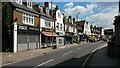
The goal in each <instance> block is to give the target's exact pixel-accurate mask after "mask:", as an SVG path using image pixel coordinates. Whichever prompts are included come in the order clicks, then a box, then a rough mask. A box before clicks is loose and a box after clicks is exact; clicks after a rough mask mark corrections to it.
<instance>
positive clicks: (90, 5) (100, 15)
mask: <svg viewBox="0 0 120 68" xmlns="http://www.w3.org/2000/svg"><path fill="white" fill-rule="evenodd" d="M84 1H85V0H84ZM84 1H75V2H74V1H71V2H69V1H68V2H52V9H54V8H55V7H56V5H57V6H58V7H59V8H60V9H61V11H62V12H63V13H64V14H65V15H66V16H67V17H68V16H70V15H71V16H72V17H73V18H76V15H78V18H79V20H86V21H88V22H89V23H90V24H93V25H96V26H98V27H103V28H104V29H111V28H114V26H113V22H114V16H116V15H118V7H119V3H118V1H115V0H114V1H112V2H109V1H110V0H109V1H105V2H101V1H102V0H101V1H97V2H94V1H90V2H89V1H85V2H84ZM37 3H38V2H37ZM39 3H41V4H43V3H44V2H39ZM43 5H44V4H43ZM50 5H51V3H50ZM50 8H51V7H50ZM78 13H80V14H78Z"/></svg>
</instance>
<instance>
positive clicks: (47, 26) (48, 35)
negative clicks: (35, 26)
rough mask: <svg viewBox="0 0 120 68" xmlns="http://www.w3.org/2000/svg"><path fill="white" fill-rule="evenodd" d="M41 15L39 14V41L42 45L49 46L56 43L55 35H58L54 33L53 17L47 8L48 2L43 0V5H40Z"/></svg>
mask: <svg viewBox="0 0 120 68" xmlns="http://www.w3.org/2000/svg"><path fill="white" fill-rule="evenodd" d="M40 10H41V16H40V28H41V29H42V32H41V43H42V47H49V46H53V45H56V37H57V36H58V35H57V34H56V33H55V29H54V28H55V26H54V22H55V21H54V18H53V16H52V13H51V11H50V9H49V3H48V2H45V3H44V7H42V6H41V7H40Z"/></svg>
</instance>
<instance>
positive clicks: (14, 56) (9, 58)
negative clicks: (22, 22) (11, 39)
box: [0, 43, 84, 65]
mask: <svg viewBox="0 0 120 68" xmlns="http://www.w3.org/2000/svg"><path fill="white" fill-rule="evenodd" d="M81 44H84V43H81ZM75 45H78V44H76V43H74V44H72V45H62V46H58V47H57V49H52V47H49V48H44V49H34V50H28V51H22V52H18V53H5V52H2V54H0V57H1V56H2V59H0V61H2V65H7V64H11V63H13V62H14V63H15V62H19V61H23V60H27V59H31V58H34V57H37V56H42V55H44V54H47V53H52V52H54V51H57V50H60V49H64V48H69V47H73V46H75Z"/></svg>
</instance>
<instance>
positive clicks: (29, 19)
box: [23, 14, 34, 25]
mask: <svg viewBox="0 0 120 68" xmlns="http://www.w3.org/2000/svg"><path fill="white" fill-rule="evenodd" d="M23 23H24V24H29V25H34V16H32V15H28V14H23Z"/></svg>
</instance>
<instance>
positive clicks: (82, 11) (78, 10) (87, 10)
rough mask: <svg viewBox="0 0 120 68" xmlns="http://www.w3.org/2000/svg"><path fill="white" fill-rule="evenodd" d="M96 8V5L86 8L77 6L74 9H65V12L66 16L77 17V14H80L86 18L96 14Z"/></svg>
mask: <svg viewBox="0 0 120 68" xmlns="http://www.w3.org/2000/svg"><path fill="white" fill-rule="evenodd" d="M65 6H66V5H65ZM94 8H97V5H96V4H89V5H86V7H85V6H75V7H72V8H69V7H67V8H65V9H64V11H65V14H66V16H69V15H71V16H73V17H75V15H76V14H77V13H80V16H86V15H90V14H92V13H94V11H93V9H94Z"/></svg>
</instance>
